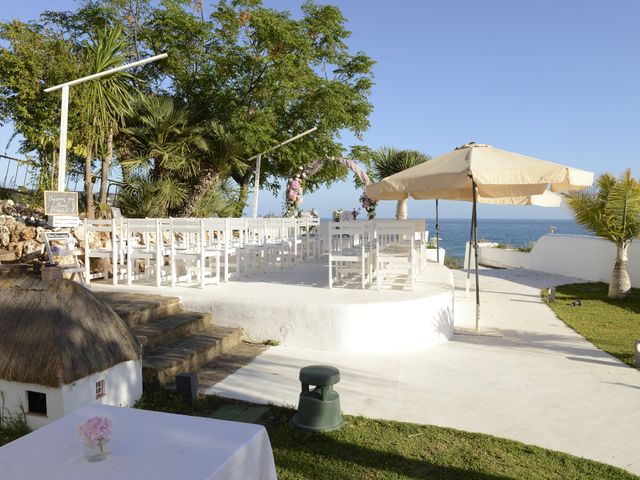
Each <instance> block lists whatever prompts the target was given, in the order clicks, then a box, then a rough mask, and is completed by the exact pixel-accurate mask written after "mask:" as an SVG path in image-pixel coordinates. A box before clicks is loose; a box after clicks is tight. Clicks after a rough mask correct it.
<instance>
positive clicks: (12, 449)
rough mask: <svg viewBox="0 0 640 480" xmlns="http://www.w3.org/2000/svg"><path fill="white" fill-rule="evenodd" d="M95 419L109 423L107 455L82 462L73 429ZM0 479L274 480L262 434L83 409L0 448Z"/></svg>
mask: <svg viewBox="0 0 640 480" xmlns="http://www.w3.org/2000/svg"><path fill="white" fill-rule="evenodd" d="M95 415H102V416H106V417H109V418H110V419H111V423H112V426H113V435H112V439H111V442H110V444H109V456H108V457H107V458H106V459H105V460H102V461H100V462H96V463H90V462H88V461H87V460H86V459H85V458H84V447H83V445H82V439H81V437H80V435H79V434H78V427H79V426H80V425H81V424H82V423H84V421H86V420H87V419H88V418H91V417H93V416H95ZM0 478H1V479H7V480H8V479H12V480H27V479H29V480H32V479H33V480H36V479H43V478H46V479H49V480H54V479H61V480H62V479H65V480H67V479H68V480H73V479H82V480H86V479H91V480H103V479H118V480H121V479H122V480H125V479H127V480H128V479H132V480H147V479H153V480H163V479H167V480H190V479H194V480H196V479H197V480H202V479H207V480H213V479H215V480H236V479H237V480H247V479H252V480H275V479H276V478H277V477H276V471H275V464H274V461H273V453H272V451H271V443H270V442H269V437H268V435H267V431H266V430H265V428H264V427H262V426H260V425H251V424H245V423H238V422H227V421H224V420H213V419H209V418H202V417H190V416H184V415H174V414H169V413H158V412H150V411H146V410H135V409H130V408H118V407H110V406H106V405H90V406H88V407H84V408H82V409H80V410H77V411H75V412H73V413H70V414H68V415H66V416H65V417H64V418H61V419H60V420H57V421H55V422H53V423H51V424H49V425H47V426H46V427H43V428H41V429H39V430H36V431H35V432H33V433H30V434H29V435H26V436H25V437H22V438H20V439H18V440H16V441H14V442H12V443H9V444H8V445H5V446H4V447H0Z"/></svg>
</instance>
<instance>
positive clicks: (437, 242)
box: [436, 198, 440, 263]
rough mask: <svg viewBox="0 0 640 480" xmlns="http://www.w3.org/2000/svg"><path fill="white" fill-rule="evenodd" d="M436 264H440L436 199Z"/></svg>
mask: <svg viewBox="0 0 640 480" xmlns="http://www.w3.org/2000/svg"><path fill="white" fill-rule="evenodd" d="M436 262H438V263H440V222H439V221H438V199H437V198H436Z"/></svg>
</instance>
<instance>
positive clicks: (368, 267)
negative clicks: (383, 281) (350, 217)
mask: <svg viewBox="0 0 640 480" xmlns="http://www.w3.org/2000/svg"><path fill="white" fill-rule="evenodd" d="M372 226H373V225H372V222H370V221H361V222H358V221H348V222H331V224H330V225H329V288H333V283H334V272H335V277H336V279H337V280H344V279H346V278H347V277H348V276H350V275H355V276H358V277H359V278H360V286H361V288H362V289H365V288H366V287H367V285H368V284H370V283H371V281H372V277H373V252H372V241H373V228H372Z"/></svg>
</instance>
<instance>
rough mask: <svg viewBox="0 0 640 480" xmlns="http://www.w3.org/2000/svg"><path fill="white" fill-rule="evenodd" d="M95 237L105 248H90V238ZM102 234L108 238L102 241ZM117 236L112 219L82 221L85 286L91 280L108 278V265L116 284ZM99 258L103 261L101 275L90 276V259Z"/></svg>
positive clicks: (114, 222)
mask: <svg viewBox="0 0 640 480" xmlns="http://www.w3.org/2000/svg"><path fill="white" fill-rule="evenodd" d="M92 234H93V236H97V237H98V238H99V241H100V242H103V241H104V242H105V246H103V247H99V248H92V247H91V242H90V238H91V237H92ZM103 234H106V235H107V236H108V238H107V239H103V238H102V237H103V236H104V235H103ZM119 248H120V247H119V244H118V235H117V228H116V221H115V219H113V218H110V219H101V220H88V219H87V220H85V221H84V268H85V275H84V276H85V281H86V282H87V284H90V283H91V278H92V277H93V278H104V279H105V280H108V278H109V265H111V268H112V272H111V273H112V282H113V284H114V285H117V284H118V276H119V272H118V251H119ZM92 258H101V259H102V260H103V269H102V272H101V273H96V274H94V275H92V274H91V268H90V267H91V265H90V263H91V259H92Z"/></svg>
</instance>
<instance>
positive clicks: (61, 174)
mask: <svg viewBox="0 0 640 480" xmlns="http://www.w3.org/2000/svg"><path fill="white" fill-rule="evenodd" d="M163 58H167V54H166V53H161V54H160V55H154V56H153V57H149V58H145V59H142V60H138V61H137V62H132V63H127V64H125V65H120V66H119V67H115V68H111V69H109V70H104V71H103V72H98V73H94V74H93V75H88V76H86V77H82V78H77V79H75V80H72V81H70V82H66V83H61V84H60V85H56V86H55V87H49V88H45V89H44V91H45V92H46V93H49V92H53V91H55V90H59V89H62V107H61V109H60V110H61V112H60V157H59V159H58V191H59V192H64V190H65V181H66V179H65V175H66V169H67V121H68V117H69V87H70V86H72V85H77V84H78V83H82V82H86V81H87V80H94V79H96V78H100V77H104V76H106V75H111V74H112V73H116V72H120V71H122V70H126V69H127V68H132V67H137V66H140V65H144V64H145V63H150V62H155V61H156V60H161V59H163Z"/></svg>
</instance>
